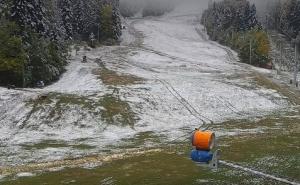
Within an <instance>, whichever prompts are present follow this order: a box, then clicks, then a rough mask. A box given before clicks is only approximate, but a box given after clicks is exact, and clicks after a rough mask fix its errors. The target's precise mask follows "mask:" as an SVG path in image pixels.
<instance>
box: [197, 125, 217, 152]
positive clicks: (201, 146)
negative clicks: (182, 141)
mask: <svg viewBox="0 0 300 185" xmlns="http://www.w3.org/2000/svg"><path fill="white" fill-rule="evenodd" d="M215 140H216V136H215V134H214V133H213V132H210V131H201V130H198V129H197V130H195V132H193V135H192V145H193V146H194V147H195V148H196V150H201V151H210V150H212V149H213V148H214V146H215Z"/></svg>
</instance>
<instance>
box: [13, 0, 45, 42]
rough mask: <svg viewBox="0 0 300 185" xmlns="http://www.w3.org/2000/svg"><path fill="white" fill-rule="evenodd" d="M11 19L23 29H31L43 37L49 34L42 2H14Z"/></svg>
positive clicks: (26, 0)
mask: <svg viewBox="0 0 300 185" xmlns="http://www.w3.org/2000/svg"><path fill="white" fill-rule="evenodd" d="M10 13H11V19H12V20H13V21H15V22H16V23H17V24H18V25H19V26H20V27H21V28H22V29H25V30H26V29H31V30H33V31H35V32H37V33H39V34H41V35H43V36H45V35H46V34H47V32H48V29H47V25H46V24H45V22H46V19H45V17H44V8H43V7H42V3H41V1H40V0H13V5H12V7H11V11H10Z"/></svg>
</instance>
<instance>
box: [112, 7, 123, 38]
mask: <svg viewBox="0 0 300 185" xmlns="http://www.w3.org/2000/svg"><path fill="white" fill-rule="evenodd" d="M112 23H113V27H112V31H113V38H114V39H115V40H118V39H119V38H120V36H121V34H122V31H121V30H122V24H121V19H120V12H119V10H118V9H117V8H116V7H115V8H113V11H112Z"/></svg>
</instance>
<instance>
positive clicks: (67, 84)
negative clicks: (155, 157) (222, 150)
mask: <svg viewBox="0 0 300 185" xmlns="http://www.w3.org/2000/svg"><path fill="white" fill-rule="evenodd" d="M179 10H181V11H180V12H176V11H175V12H172V13H170V14H168V15H166V16H162V17H156V18H145V19H136V20H124V21H125V22H124V24H125V23H126V24H127V25H128V28H127V30H124V34H123V39H124V42H123V44H122V45H121V46H111V47H102V48H98V49H92V50H91V51H86V50H83V49H82V50H81V51H80V52H79V54H78V55H75V54H74V53H73V54H72V57H71V58H70V61H69V65H68V66H67V71H66V73H65V74H64V75H63V76H62V77H61V79H60V80H59V81H58V82H56V83H54V84H53V85H50V86H48V87H46V88H44V89H42V90H38V89H35V90H31V89H25V91H21V90H7V89H4V88H0V112H1V113H2V114H1V115H2V117H1V120H0V147H1V155H0V164H1V165H2V166H6V165H19V164H24V163H30V162H40V161H52V160H60V159H64V158H66V157H79V156H84V155H90V154H93V153H99V152H100V153H101V152H103V151H107V150H115V149H118V148H119V147H120V146H126V145H130V142H129V141H128V140H126V139H133V140H134V138H135V137H136V136H139V135H142V134H143V133H147V132H151V133H153V135H154V136H158V137H160V138H161V140H162V142H164V141H169V140H172V139H174V138H176V137H178V136H180V135H184V134H186V133H189V132H190V130H191V129H194V128H195V127H199V126H201V125H202V124H203V122H202V121H201V120H200V119H199V117H195V116H193V115H192V114H191V112H190V111H189V110H187V109H186V107H185V106H184V105H183V104H182V101H181V100H185V102H188V104H189V105H190V106H191V107H193V108H194V109H195V111H196V112H198V114H201V116H200V117H202V119H203V120H204V121H205V122H209V120H212V121H214V122H215V123H222V122H224V121H227V120H231V119H259V118H260V117H262V116H265V115H269V114H273V113H274V112H278V111H279V112H280V111H284V110H285V109H286V108H287V107H289V103H288V101H287V100H286V99H285V98H284V97H282V96H281V95H280V94H278V93H277V92H276V91H274V90H270V89H266V88H264V87H261V86H259V85H257V84H256V82H255V81H254V79H253V76H251V74H252V73H253V71H254V70H255V69H253V68H251V67H249V66H248V67H247V66H245V65H241V64H239V63H238V58H237V54H236V53H234V52H233V51H231V50H230V49H228V48H226V47H223V46H220V45H219V44H217V43H214V42H211V41H209V40H208V39H207V36H206V34H205V32H204V31H203V30H202V27H201V26H200V25H199V23H198V22H197V19H198V17H197V12H194V13H193V12H192V13H190V12H189V13H188V14H187V13H185V12H182V9H179ZM84 55H86V56H87V57H88V63H86V64H83V63H81V59H82V56H84ZM99 57H100V58H102V59H103V61H104V62H105V64H106V65H107V67H109V68H110V69H112V70H115V71H117V72H119V73H125V74H131V75H135V76H138V77H141V78H143V79H145V80H144V82H143V83H141V84H136V85H128V86H119V87H116V88H118V89H119V95H120V97H121V99H122V100H124V101H126V102H128V103H129V104H130V106H131V108H132V109H133V111H134V113H135V114H136V115H137V116H138V118H139V119H138V121H137V123H136V124H135V125H134V127H133V128H132V127H130V126H120V125H110V124H108V123H106V122H105V121H103V120H102V118H101V112H103V111H105V109H104V108H103V107H101V106H100V107H97V108H94V107H93V108H92V110H91V109H89V108H87V107H88V106H83V105H82V103H81V104H76V103H74V102H69V103H68V102H67V103H66V106H65V107H60V110H59V111H60V112H59V116H57V113H56V112H54V116H53V107H55V106H56V104H57V102H58V101H62V99H61V96H68V99H69V100H70V101H71V100H72V101H74V97H75V99H80V101H84V102H86V104H89V105H93V104H94V103H95V102H97V101H99V100H100V99H101V97H102V96H103V95H105V94H112V93H113V92H112V91H113V90H112V89H111V88H109V87H108V86H107V85H105V84H103V83H102V82H101V80H100V79H99V78H98V77H97V75H95V74H94V73H93V71H94V70H97V69H99V66H98V64H97V63H95V60H96V59H97V58H99ZM162 81H163V82H165V83H162ZM166 84H167V85H166ZM170 89H173V90H171V91H172V92H173V93H174V92H175V93H178V94H180V96H181V100H180V99H178V98H176V96H174V94H172V93H170ZM43 94H55V96H54V98H53V100H52V102H50V103H48V104H47V105H39V104H38V105H36V104H34V103H33V104H32V103H30V102H32V101H33V102H34V101H35V100H37V99H38V97H39V96H40V95H43ZM81 99H82V100H81ZM195 111H194V112H195ZM257 131H263V130H260V129H259V128H258V129H257V130H254V131H253V130H252V132H257ZM237 133H238V132H237ZM226 134H235V133H227V132H226V131H220V132H218V135H226ZM133 142H134V141H133ZM49 143H50V144H49ZM144 144H145V145H146V146H155V145H159V143H156V141H152V140H151V138H150V139H149V141H148V142H146V143H143V144H142V145H144ZM37 145H38V146H37ZM81 146H89V147H87V148H88V149H82V148H81ZM136 146H137V147H139V145H136ZM1 165H0V166H1Z"/></svg>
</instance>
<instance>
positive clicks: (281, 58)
mask: <svg viewBox="0 0 300 185" xmlns="http://www.w3.org/2000/svg"><path fill="white" fill-rule="evenodd" d="M282 60H283V57H282V43H280V64H279V65H280V66H279V72H281V70H282V63H283V61H282Z"/></svg>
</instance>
